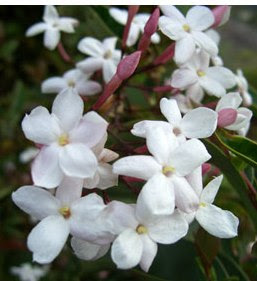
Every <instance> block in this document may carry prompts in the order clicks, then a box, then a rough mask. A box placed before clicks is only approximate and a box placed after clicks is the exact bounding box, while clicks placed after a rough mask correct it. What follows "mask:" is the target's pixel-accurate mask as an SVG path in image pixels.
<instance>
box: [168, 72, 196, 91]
mask: <svg viewBox="0 0 257 281" xmlns="http://www.w3.org/2000/svg"><path fill="white" fill-rule="evenodd" d="M197 80H198V77H197V75H196V72H195V71H193V70H191V69H188V68H180V69H177V70H175V71H174V72H173V73H172V78H171V86H172V87H174V88H178V89H185V88H187V87H188V86H191V85H194V84H195V83H196V82H197Z"/></svg>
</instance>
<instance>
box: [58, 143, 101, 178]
mask: <svg viewBox="0 0 257 281" xmlns="http://www.w3.org/2000/svg"><path fill="white" fill-rule="evenodd" d="M59 163H60V167H61V169H62V171H63V173H64V174H65V175H67V176H69V177H77V178H87V177H92V176H93V175H94V174H95V172H96V168H97V159H96V156H95V154H94V153H93V152H92V150H91V149H89V148H88V147H87V146H86V145H84V144H82V143H71V144H67V145H65V146H64V147H63V148H62V149H60V155H59Z"/></svg>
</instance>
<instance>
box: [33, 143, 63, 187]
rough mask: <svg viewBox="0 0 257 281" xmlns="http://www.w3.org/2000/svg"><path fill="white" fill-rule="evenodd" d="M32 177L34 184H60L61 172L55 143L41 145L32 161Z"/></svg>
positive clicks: (51, 185) (44, 185)
mask: <svg viewBox="0 0 257 281" xmlns="http://www.w3.org/2000/svg"><path fill="white" fill-rule="evenodd" d="M31 173H32V179H33V182H34V184H35V185H37V186H42V187H45V188H54V187H56V186H58V185H59V184H60V182H61V181H62V178H63V172H62V171H61V169H60V166H59V147H58V146H57V145H56V144H53V145H51V146H46V147H43V148H42V149H41V150H40V152H39V154H38V155H37V157H36V158H35V160H34V162H33V163H32V169H31Z"/></svg>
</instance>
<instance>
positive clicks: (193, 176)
mask: <svg viewBox="0 0 257 281" xmlns="http://www.w3.org/2000/svg"><path fill="white" fill-rule="evenodd" d="M205 164H206V165H210V164H208V163H204V164H203V165H205ZM203 165H202V166H200V167H198V168H196V169H195V170H194V171H193V172H192V173H190V174H189V175H187V176H186V180H187V181H188V183H189V184H190V186H191V187H192V188H193V190H194V191H195V193H196V194H197V196H198V197H200V194H201V192H202V190H203V176H202V174H203V173H202V167H203Z"/></svg>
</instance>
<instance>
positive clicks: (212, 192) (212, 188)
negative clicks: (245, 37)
mask: <svg viewBox="0 0 257 281" xmlns="http://www.w3.org/2000/svg"><path fill="white" fill-rule="evenodd" d="M222 179H223V175H221V176H219V177H216V178H215V179H213V180H212V181H210V182H209V183H208V184H207V185H206V187H205V188H204V189H203V191H202V194H201V197H200V201H201V202H204V203H209V204H212V203H213V202H214V199H215V197H216V195H217V193H218V191H219V188H220V185H221V182H222Z"/></svg>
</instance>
